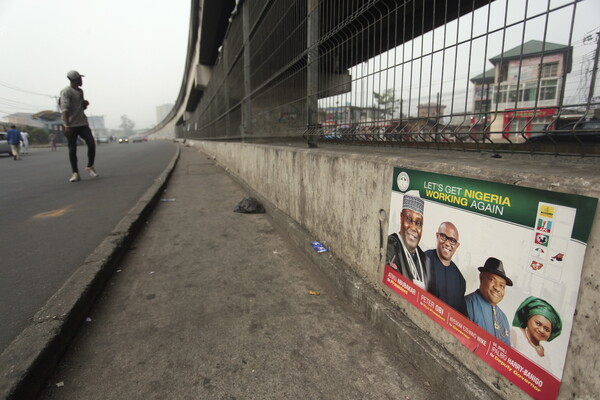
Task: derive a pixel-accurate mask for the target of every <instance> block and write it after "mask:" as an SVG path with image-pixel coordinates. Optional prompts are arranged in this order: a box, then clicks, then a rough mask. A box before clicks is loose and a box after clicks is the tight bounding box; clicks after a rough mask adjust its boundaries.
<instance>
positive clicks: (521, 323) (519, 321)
mask: <svg viewBox="0 0 600 400" xmlns="http://www.w3.org/2000/svg"><path fill="white" fill-rule="evenodd" d="M534 315H542V316H544V317H546V318H548V321H550V323H551V324H552V332H550V336H549V337H548V341H549V342H551V341H552V340H553V339H554V338H555V337H557V336H558V335H560V332H561V331H562V321H561V320H560V315H558V313H557V312H556V310H555V309H554V307H552V305H550V303H548V302H547V301H546V300H543V299H540V298H538V297H533V296H529V297H528V298H526V299H525V301H523V302H522V303H521V305H520V306H519V308H517V311H516V312H515V317H514V318H513V323H512V325H513V326H518V327H520V328H525V327H527V321H529V318H531V317H533V316H534Z"/></svg>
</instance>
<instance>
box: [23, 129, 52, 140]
mask: <svg viewBox="0 0 600 400" xmlns="http://www.w3.org/2000/svg"><path fill="white" fill-rule="evenodd" d="M21 130H22V131H26V132H27V133H28V134H29V143H36V144H46V143H48V132H47V130H46V129H44V128H37V127H33V126H27V127H25V128H24V129H21Z"/></svg>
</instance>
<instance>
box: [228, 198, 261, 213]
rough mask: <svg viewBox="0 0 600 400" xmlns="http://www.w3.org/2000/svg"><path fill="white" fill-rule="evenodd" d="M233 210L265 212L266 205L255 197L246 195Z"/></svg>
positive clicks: (239, 211)
mask: <svg viewBox="0 0 600 400" xmlns="http://www.w3.org/2000/svg"><path fill="white" fill-rule="evenodd" d="M233 211H234V212H238V213H243V214H262V213H264V212H265V207H263V205H262V204H260V203H259V201H258V200H256V199H255V198H254V197H244V199H243V200H242V201H240V203H239V204H238V205H237V206H236V207H235V209H234V210H233Z"/></svg>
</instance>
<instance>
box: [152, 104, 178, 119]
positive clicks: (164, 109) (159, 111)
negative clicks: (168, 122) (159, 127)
mask: <svg viewBox="0 0 600 400" xmlns="http://www.w3.org/2000/svg"><path fill="white" fill-rule="evenodd" d="M173 107H174V104H163V105H162V106H158V107H156V123H157V124H160V123H161V122H162V120H164V119H165V118H166V117H167V115H169V113H170V112H171V110H172V109H173Z"/></svg>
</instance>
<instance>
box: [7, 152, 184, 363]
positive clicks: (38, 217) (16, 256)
mask: <svg viewBox="0 0 600 400" xmlns="http://www.w3.org/2000/svg"><path fill="white" fill-rule="evenodd" d="M86 150H87V149H86V147H85V145H84V146H80V147H79V149H78V156H79V168H80V172H81V176H82V179H83V180H82V181H80V182H76V183H70V182H69V178H70V176H71V171H70V166H69V161H68V153H67V149H66V148H59V150H58V151H56V152H51V151H50V150H49V149H31V150H30V154H28V155H25V156H24V157H23V160H21V161H14V160H13V159H12V157H8V156H0V171H1V172H0V260H1V261H0V352H1V351H3V350H4V349H5V348H6V347H7V346H8V344H9V343H10V342H11V341H12V340H13V339H14V338H15V337H16V336H17V335H18V334H19V333H20V332H21V330H22V329H23V328H25V327H26V326H27V325H28V324H29V321H30V320H31V317H33V315H34V314H35V313H36V312H37V311H38V310H39V309H40V308H41V307H42V306H43V305H44V304H45V302H46V301H47V300H48V298H49V297H50V296H52V294H54V293H55V292H56V291H57V289H58V288H60V286H61V285H62V284H63V283H64V282H65V281H66V279H67V278H68V277H69V276H70V275H71V274H72V273H73V272H74V271H75V270H76V269H77V268H78V267H79V266H80V265H81V264H82V263H83V261H84V260H85V258H86V257H87V256H88V255H89V254H90V253H91V252H92V251H93V250H94V249H95V248H96V246H97V245H98V244H99V243H100V242H101V241H102V240H103V239H104V238H105V237H106V236H107V235H108V234H109V233H110V232H111V231H112V230H113V228H114V227H115V226H116V225H117V223H118V222H119V221H120V220H121V218H123V216H124V215H125V214H126V213H127V211H129V209H131V207H133V205H134V204H135V203H136V202H137V200H138V199H139V198H140V197H141V196H142V194H143V193H144V192H145V191H146V190H147V189H148V187H149V186H150V185H151V184H152V183H153V182H154V180H155V179H156V178H157V177H158V176H159V175H160V174H161V172H162V171H163V170H164V168H165V167H166V166H167V164H168V163H169V161H170V160H171V159H172V157H173V155H174V154H175V151H176V147H175V144H173V143H169V142H147V143H129V144H116V143H115V144H102V145H100V146H97V148H96V163H95V164H96V170H97V171H98V173H99V174H100V176H99V177H98V178H95V179H92V178H90V177H89V176H88V175H87V173H86V172H85V170H84V167H85V165H86V164H85V163H86V162H87V156H86Z"/></svg>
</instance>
